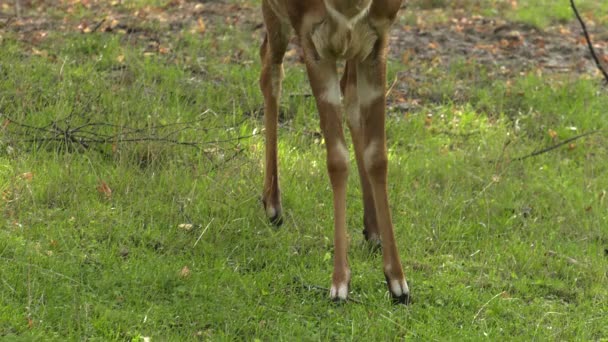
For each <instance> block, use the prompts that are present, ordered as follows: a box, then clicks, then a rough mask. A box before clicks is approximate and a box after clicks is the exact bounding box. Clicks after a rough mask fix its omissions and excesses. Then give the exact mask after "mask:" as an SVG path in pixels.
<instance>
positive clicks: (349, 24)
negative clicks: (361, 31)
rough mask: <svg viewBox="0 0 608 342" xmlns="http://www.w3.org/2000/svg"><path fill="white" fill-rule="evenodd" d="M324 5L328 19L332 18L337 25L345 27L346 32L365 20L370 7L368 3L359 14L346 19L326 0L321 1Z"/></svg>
mask: <svg viewBox="0 0 608 342" xmlns="http://www.w3.org/2000/svg"><path fill="white" fill-rule="evenodd" d="M323 2H324V3H325V8H326V9H327V13H328V14H329V16H330V17H332V18H333V19H334V20H335V21H336V22H337V23H338V25H340V26H342V27H345V28H346V29H348V30H352V29H353V27H354V26H355V25H356V24H357V23H358V22H360V21H361V19H363V18H365V17H366V16H367V14H368V13H369V8H370V7H372V2H373V1H370V2H369V3H368V4H367V6H365V8H364V9H362V10H361V11H360V12H359V13H357V14H355V15H354V16H353V17H351V18H347V17H346V16H345V15H344V14H342V13H340V11H338V10H337V9H335V8H333V7H332V6H331V5H330V4H329V3H328V1H327V0H324V1H323Z"/></svg>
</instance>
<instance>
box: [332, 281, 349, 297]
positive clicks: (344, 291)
mask: <svg viewBox="0 0 608 342" xmlns="http://www.w3.org/2000/svg"><path fill="white" fill-rule="evenodd" d="M329 295H330V297H331V298H332V299H336V298H339V299H342V300H346V298H347V297H348V283H342V284H338V286H336V285H333V284H332V285H331V289H330V290H329Z"/></svg>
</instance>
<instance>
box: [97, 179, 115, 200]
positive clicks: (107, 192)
mask: <svg viewBox="0 0 608 342" xmlns="http://www.w3.org/2000/svg"><path fill="white" fill-rule="evenodd" d="M97 192H99V193H100V194H102V195H104V196H105V197H106V199H110V198H112V189H110V187H109V186H108V184H106V182H104V181H101V183H99V185H98V186H97Z"/></svg>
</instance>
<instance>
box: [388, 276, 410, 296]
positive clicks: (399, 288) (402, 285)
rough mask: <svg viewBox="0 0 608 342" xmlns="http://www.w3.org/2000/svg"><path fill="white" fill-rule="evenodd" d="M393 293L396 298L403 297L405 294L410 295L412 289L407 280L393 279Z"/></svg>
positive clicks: (391, 283) (391, 282)
mask: <svg viewBox="0 0 608 342" xmlns="http://www.w3.org/2000/svg"><path fill="white" fill-rule="evenodd" d="M389 285H390V287H391V292H392V293H393V295H394V296H396V297H401V296H403V295H404V294H409V293H410V289H409V287H408V286H407V282H406V281H405V279H393V280H391V281H390V284H389Z"/></svg>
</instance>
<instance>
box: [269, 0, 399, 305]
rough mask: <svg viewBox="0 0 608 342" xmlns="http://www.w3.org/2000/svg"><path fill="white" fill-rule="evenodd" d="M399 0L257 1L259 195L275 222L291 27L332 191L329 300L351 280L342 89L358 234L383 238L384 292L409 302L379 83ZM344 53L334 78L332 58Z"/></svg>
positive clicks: (383, 80)
mask: <svg viewBox="0 0 608 342" xmlns="http://www.w3.org/2000/svg"><path fill="white" fill-rule="evenodd" d="M400 6H401V0H263V2H262V12H263V14H264V23H265V25H266V31H267V33H266V37H265V39H264V42H263V44H262V47H261V48H260V56H261V59H262V72H261V76H260V87H261V89H262V93H263V95H264V120H265V127H266V164H265V165H266V166H265V176H264V192H263V200H264V205H265V207H266V213H267V215H268V216H269V218H270V219H271V221H272V222H274V223H276V224H280V223H281V222H282V206H281V196H280V188H279V175H278V156H277V117H278V107H279V96H280V87H281V80H282V68H283V67H282V61H283V56H284V54H285V49H286V48H287V42H288V41H289V38H290V35H291V32H294V31H295V34H296V36H297V37H298V38H299V41H300V44H301V46H302V50H303V53H304V61H305V63H306V69H307V72H308V78H309V81H310V85H311V88H312V91H313V94H314V96H315V99H316V102H317V108H318V110H319V116H320V121H321V129H322V131H323V135H324V137H325V143H326V147H327V170H328V173H329V178H330V181H331V185H332V191H333V194H334V199H333V204H334V272H333V276H332V288H331V291H330V296H331V297H332V299H346V295H347V293H348V284H349V282H350V269H349V267H348V260H347V230H346V183H347V178H348V169H349V165H348V164H349V163H348V156H347V153H348V152H347V148H346V144H345V139H344V133H343V127H342V113H341V111H342V108H341V107H342V106H341V105H340V101H339V100H340V99H339V97H340V95H339V93H340V90H338V89H341V91H342V93H343V94H344V104H345V107H346V109H347V110H348V111H349V113H347V118H348V120H347V121H348V126H349V128H350V132H351V136H352V140H353V144H354V147H355V155H356V159H357V166H358V169H359V175H360V178H361V186H362V189H363V203H364V214H363V217H364V218H363V221H364V227H365V228H364V234H365V237H366V238H367V239H368V240H369V241H371V242H373V243H377V242H378V241H380V240H381V241H382V255H383V264H384V267H383V269H384V274H385V276H386V279H387V283H388V286H389V291H390V292H391V294H392V295H393V297H394V298H395V299H396V300H398V301H400V302H402V303H407V302H408V301H409V289H408V287H407V283H406V282H405V277H404V275H403V270H402V267H401V261H400V258H399V253H398V251H397V246H396V244H395V237H394V232H393V224H392V219H391V214H390V210H389V204H388V195H387V183H388V182H387V164H388V159H387V156H386V137H385V127H384V124H385V83H386V52H387V47H388V46H387V45H388V30H389V27H390V24H391V23H392V22H393V21H394V19H395V17H396V15H397V11H398V10H399V7H400ZM338 59H343V60H346V67H345V70H344V75H343V76H342V79H341V81H340V83H339V84H338V76H337V71H336V61H337V60H338Z"/></svg>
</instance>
